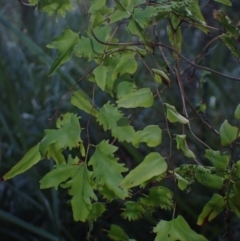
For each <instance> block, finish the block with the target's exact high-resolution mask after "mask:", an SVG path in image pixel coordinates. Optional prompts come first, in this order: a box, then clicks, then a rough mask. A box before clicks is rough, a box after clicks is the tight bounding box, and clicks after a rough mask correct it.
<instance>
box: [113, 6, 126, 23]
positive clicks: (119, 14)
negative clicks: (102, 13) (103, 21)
mask: <svg viewBox="0 0 240 241" xmlns="http://www.w3.org/2000/svg"><path fill="white" fill-rule="evenodd" d="M129 17H130V15H129V13H128V12H127V11H124V12H123V11H121V10H119V9H117V10H116V11H114V12H113V13H112V14H111V15H110V16H109V22H110V23H115V22H118V21H120V20H122V19H125V18H129Z"/></svg>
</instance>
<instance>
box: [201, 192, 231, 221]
mask: <svg viewBox="0 0 240 241" xmlns="http://www.w3.org/2000/svg"><path fill="white" fill-rule="evenodd" d="M226 205H227V200H226V198H224V197H222V196H220V195H219V194H217V193H214V194H213V196H212V199H211V200H210V201H209V202H207V203H206V204H205V206H204V208H203V210H202V212H201V214H200V215H199V217H198V220H197V225H200V226H202V225H203V224H204V223H205V222H210V221H212V220H213V219H214V218H215V217H217V215H218V214H219V213H221V212H222V211H223V210H224V209H225V208H226Z"/></svg>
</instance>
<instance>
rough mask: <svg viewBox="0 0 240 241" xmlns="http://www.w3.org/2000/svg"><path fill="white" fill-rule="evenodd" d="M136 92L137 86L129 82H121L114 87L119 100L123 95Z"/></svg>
mask: <svg viewBox="0 0 240 241" xmlns="http://www.w3.org/2000/svg"><path fill="white" fill-rule="evenodd" d="M136 90H137V86H136V85H135V84H134V83H132V82H129V81H121V82H120V83H119V84H118V85H117V87H116V92H117V98H118V99H120V98H121V97H123V96H124V95H126V94H130V93H131V92H134V91H136Z"/></svg>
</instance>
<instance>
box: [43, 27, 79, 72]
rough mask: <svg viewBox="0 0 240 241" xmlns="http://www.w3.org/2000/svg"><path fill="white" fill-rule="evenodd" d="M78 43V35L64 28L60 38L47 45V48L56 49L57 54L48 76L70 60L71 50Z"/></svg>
mask: <svg viewBox="0 0 240 241" xmlns="http://www.w3.org/2000/svg"><path fill="white" fill-rule="evenodd" d="M79 42H80V39H79V36H78V33H74V32H73V31H72V30H71V29H69V28H66V29H65V30H64V31H63V33H62V35H61V36H59V37H57V38H55V39H54V40H53V41H52V43H51V44H48V45H47V47H48V48H54V49H57V50H58V53H59V55H58V57H57V58H56V59H55V60H54V62H53V64H52V66H51V68H50V71H49V75H52V74H53V73H54V72H55V71H56V70H57V69H58V68H59V67H60V66H61V65H62V64H64V63H65V62H67V61H68V60H69V59H70V58H71V55H72V52H73V49H74V47H75V46H76V45H77V44H78V43H79Z"/></svg>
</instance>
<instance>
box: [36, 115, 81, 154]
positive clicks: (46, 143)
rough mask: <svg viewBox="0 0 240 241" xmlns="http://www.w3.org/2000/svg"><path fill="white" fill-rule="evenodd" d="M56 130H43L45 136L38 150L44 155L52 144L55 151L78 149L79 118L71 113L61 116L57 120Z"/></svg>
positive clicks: (79, 142)
mask: <svg viewBox="0 0 240 241" xmlns="http://www.w3.org/2000/svg"><path fill="white" fill-rule="evenodd" d="M57 127H58V129H57V130H45V136H44V138H43V139H42V141H41V143H40V146H39V150H40V152H41V153H42V155H45V154H46V153H47V152H48V151H49V149H50V146H51V145H52V144H54V145H55V149H56V150H59V149H62V148H67V147H68V148H69V149H70V150H71V149H72V148H74V147H80V145H81V144H82V140H81V138H80V133H81V128H80V125H79V118H78V117H77V115H75V114H72V113H66V114H64V115H61V116H60V117H59V118H58V120H57Z"/></svg>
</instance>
